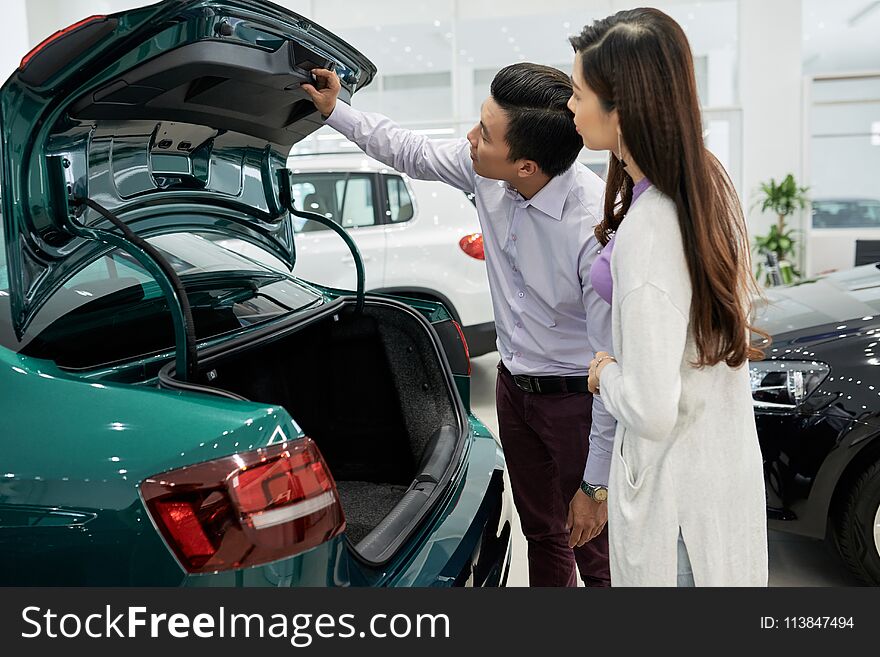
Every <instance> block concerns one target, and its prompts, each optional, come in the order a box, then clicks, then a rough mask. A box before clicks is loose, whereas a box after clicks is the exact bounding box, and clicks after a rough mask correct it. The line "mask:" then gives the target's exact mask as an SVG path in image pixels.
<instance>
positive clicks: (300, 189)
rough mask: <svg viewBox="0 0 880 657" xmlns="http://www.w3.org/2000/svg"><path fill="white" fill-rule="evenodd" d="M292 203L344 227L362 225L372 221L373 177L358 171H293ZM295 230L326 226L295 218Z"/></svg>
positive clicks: (312, 229)
mask: <svg viewBox="0 0 880 657" xmlns="http://www.w3.org/2000/svg"><path fill="white" fill-rule="evenodd" d="M291 195H292V196H293V200H294V205H295V206H296V207H297V208H302V209H303V210H307V211H308V212H315V213H317V214H320V215H323V216H325V217H327V218H328V219H332V220H333V221H335V222H336V223H338V224H341V225H342V226H343V227H344V228H362V227H364V226H373V225H375V223H376V213H375V203H374V200H373V178H372V175H370V174H359V173H346V172H339V173H329V172H318V173H312V172H308V173H295V174H293V177H292V181H291ZM294 230H295V231H296V232H298V233H308V232H317V231H322V230H328V228H327V227H326V226H324V225H322V224H319V223H318V222H316V221H309V220H307V219H302V218H300V217H296V218H295V219H294Z"/></svg>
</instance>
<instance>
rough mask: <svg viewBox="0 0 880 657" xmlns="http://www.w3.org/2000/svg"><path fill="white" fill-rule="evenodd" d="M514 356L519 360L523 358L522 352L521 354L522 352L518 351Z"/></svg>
mask: <svg viewBox="0 0 880 657" xmlns="http://www.w3.org/2000/svg"><path fill="white" fill-rule="evenodd" d="M514 356H516V357H517V358H520V357H522V352H521V351H517V352H516V353H515V354H514Z"/></svg>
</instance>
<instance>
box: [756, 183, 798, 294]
mask: <svg viewBox="0 0 880 657" xmlns="http://www.w3.org/2000/svg"><path fill="white" fill-rule="evenodd" d="M808 191H809V188H807V187H798V185H797V182H795V179H794V176H793V175H792V174H788V175H787V176H786V177H785V178H784V179H783V180H782V181H781V182H780V183H778V184H777V183H776V180H774V179H773V178H771V179H770V181H769V182H764V183H761V190H760V195H759V197H758V199H757V201H756V203H755V205H756V206H757V205H758V204H760V206H761V211H762V212H766V211H768V210H770V211H772V212H774V213H775V214H776V216H777V218H778V220H777V222H776V223H775V224H773V225H772V226H770V231H769V232H768V233H767V234H766V235H757V236H756V237H755V248H756V249H757V250H758V253H759V254H761V255H762V256H764V257H765V258H766V257H767V256H768V254H773V256H771V259H774V256H775V260H776V266H777V267H778V269H779V274H780V278H781V282H782V283H785V284H790V283H793V282H794V279H795V277H798V276H800V272H798V270H797V269H795V267H794V265H793V264H792V261H793V260H794V255H795V237H794V235H795V234H796V233H797V231H796V230H794V229H793V228H788V226H787V225H786V219H787V218H788V217H790V216H791V215H793V214H794V213H795V212H796V211H797V210H799V209H800V210H802V209H804V208H806V207H807V203H809V198H808V196H807V192H808ZM762 274H765V282H766V283H767V284H768V285H771V284H773V281H772V278H771V272H770V271H769V270H768V268H767V267H766V265H765V263H764V262H761V261H760V260H759V264H758V279H759V280H760V278H761V275H762Z"/></svg>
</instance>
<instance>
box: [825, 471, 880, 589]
mask: <svg viewBox="0 0 880 657" xmlns="http://www.w3.org/2000/svg"><path fill="white" fill-rule="evenodd" d="M835 524H836V527H835V529H836V532H835V533H836V538H837V548H838V550H839V551H840V556H841V557H842V558H843V561H844V563H845V564H846V565H847V567H848V568H849V569H850V570H851V571H852V572H853V573H854V574H855V575H856V576H857V577H858V578H859V579H861V580H862V581H864V582H866V583H867V584H870V585H872V586H878V585H880V461H876V462H874V463H873V464H871V465H869V466H868V467H867V468H866V469H865V470H864V471H863V472H862V473H861V474H860V475H859V476H858V477H857V478H856V480H855V482H854V483H853V484H852V486H851V487H850V489H849V492H848V493H847V495H846V498H845V499H844V500H843V505H842V507H841V511H840V513H839V514H838V516H837V518H836V523H835Z"/></svg>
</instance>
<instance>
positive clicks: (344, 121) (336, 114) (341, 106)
mask: <svg viewBox="0 0 880 657" xmlns="http://www.w3.org/2000/svg"><path fill="white" fill-rule="evenodd" d="M357 114H358V112H357V110H355V109H354V108H352V107H351V106H350V105H349V104H348V103H344V102H342V101H341V100H337V101H336V107H334V108H333V111H332V112H331V113H330V116H328V117H327V118H326V119H324V124H325V125H329V126H330V127H331V128H333V129H334V130H336V131H337V132H340V133H342V134H343V135H345V136H346V137H348V136H349V135H351V134H353V133H354V128H355V124H356V123H357V121H356V118H357Z"/></svg>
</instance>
